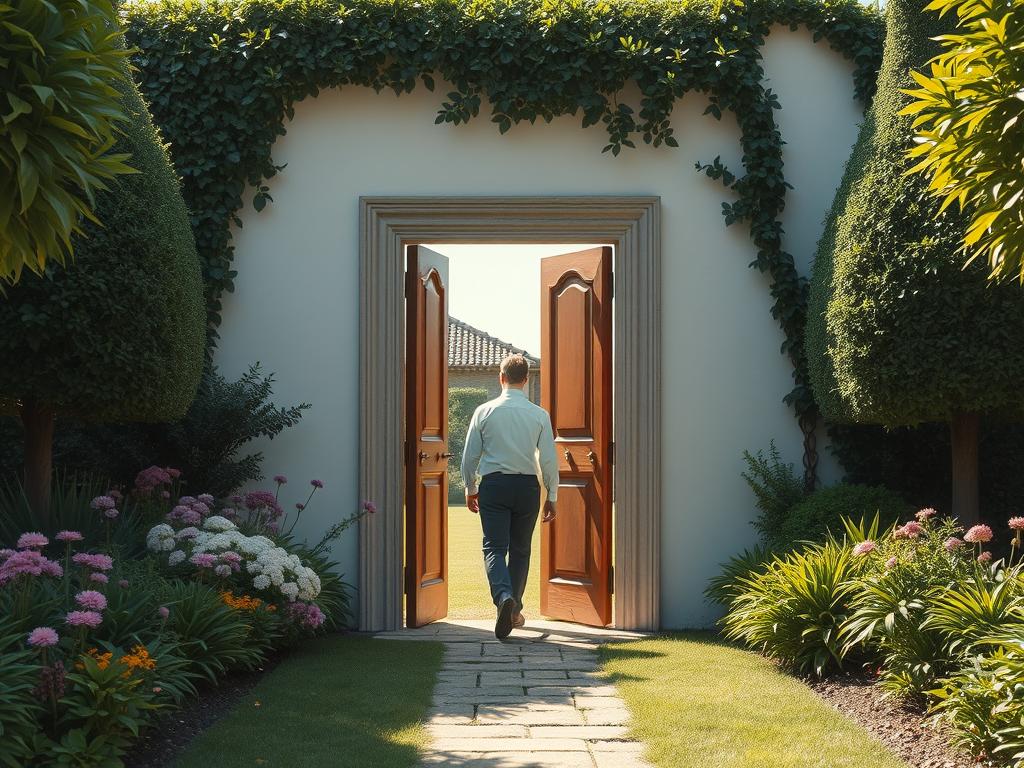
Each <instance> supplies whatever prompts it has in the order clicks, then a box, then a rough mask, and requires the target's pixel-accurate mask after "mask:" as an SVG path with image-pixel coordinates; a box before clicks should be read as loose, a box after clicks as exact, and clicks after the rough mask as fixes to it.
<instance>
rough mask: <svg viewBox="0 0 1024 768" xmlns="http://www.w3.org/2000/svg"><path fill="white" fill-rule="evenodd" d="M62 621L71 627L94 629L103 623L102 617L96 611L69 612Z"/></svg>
mask: <svg viewBox="0 0 1024 768" xmlns="http://www.w3.org/2000/svg"><path fill="white" fill-rule="evenodd" d="M64 620H65V621H66V622H67V623H68V624H70V625H71V626H72V627H89V628H90V629H96V627H98V626H99V625H100V624H102V623H103V617H102V616H101V615H100V614H98V613H96V611H69V612H68V614H67V616H65V617H64Z"/></svg>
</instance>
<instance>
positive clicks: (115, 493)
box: [107, 488, 124, 501]
mask: <svg viewBox="0 0 1024 768" xmlns="http://www.w3.org/2000/svg"><path fill="white" fill-rule="evenodd" d="M107 496H109V497H110V498H112V499H113V500H114V501H120V500H121V499H123V498H124V494H123V493H121V492H120V491H119V490H117V488H111V489H110V490H109V491H107Z"/></svg>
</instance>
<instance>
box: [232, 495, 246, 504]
mask: <svg viewBox="0 0 1024 768" xmlns="http://www.w3.org/2000/svg"><path fill="white" fill-rule="evenodd" d="M242 501H244V499H243V498H242V494H240V493H233V494H231V503H232V504H241V503H242Z"/></svg>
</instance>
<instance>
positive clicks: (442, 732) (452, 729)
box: [428, 723, 529, 739]
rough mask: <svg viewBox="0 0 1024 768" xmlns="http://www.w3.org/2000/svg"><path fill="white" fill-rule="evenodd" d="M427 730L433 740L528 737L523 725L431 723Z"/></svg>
mask: <svg viewBox="0 0 1024 768" xmlns="http://www.w3.org/2000/svg"><path fill="white" fill-rule="evenodd" d="M428 730H429V731H430V735H431V736H433V737H434V738H435V739H458V738H469V739H494V738H505V739H507V738H522V739H525V738H526V737H527V736H529V733H528V732H527V728H526V726H525V725H488V724H479V725H441V724H434V723H431V724H430V725H429V726H428Z"/></svg>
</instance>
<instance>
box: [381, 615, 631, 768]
mask: <svg viewBox="0 0 1024 768" xmlns="http://www.w3.org/2000/svg"><path fill="white" fill-rule="evenodd" d="M493 630H494V623H493V622H486V621H457V622H456V621H453V622H439V623H436V624H431V625H429V626H427V627H422V628H420V629H406V630H401V631H399V632H388V633H382V634H380V635H378V636H377V637H380V638H385V639H401V640H434V641H440V642H443V643H444V645H445V656H444V664H443V666H442V667H441V672H440V674H439V677H438V683H437V687H436V688H435V689H434V702H433V708H432V709H431V711H430V713H429V720H428V722H427V727H428V729H429V731H430V733H431V735H432V737H433V743H432V744H431V746H430V748H428V750H427V754H426V755H425V757H424V760H423V765H424V766H436V765H445V766H453V767H456V768H470V767H472V768H478V766H479V767H482V766H488V768H548V767H549V766H551V767H552V768H555V767H557V768H649V765H650V764H649V763H647V762H646V761H644V760H643V759H642V758H641V752H642V751H643V745H642V744H640V743H639V742H636V741H633V740H630V739H629V738H627V735H626V734H627V728H626V726H627V721H628V719H629V713H628V712H627V711H626V706H625V704H624V702H623V701H622V699H621V698H619V696H618V694H617V693H616V690H615V687H614V686H611V685H608V684H607V683H606V681H605V680H603V679H602V678H601V677H600V676H599V675H598V674H597V646H598V645H599V644H601V643H603V642H608V641H614V640H627V639H635V638H638V637H642V635H638V634H636V633H632V632H620V631H616V630H603V629H595V628H591V627H582V626H578V625H575V624H563V623H561V622H553V621H530V622H528V624H527V626H526V627H525V628H523V629H519V630H514V631H513V632H512V635H511V636H510V637H509V638H508V640H506V641H504V642H500V641H498V640H497V639H495V637H494V631H493Z"/></svg>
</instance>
